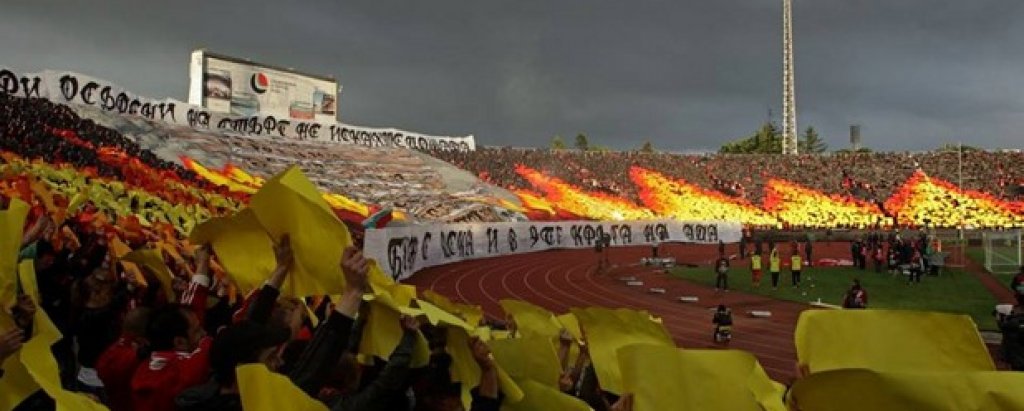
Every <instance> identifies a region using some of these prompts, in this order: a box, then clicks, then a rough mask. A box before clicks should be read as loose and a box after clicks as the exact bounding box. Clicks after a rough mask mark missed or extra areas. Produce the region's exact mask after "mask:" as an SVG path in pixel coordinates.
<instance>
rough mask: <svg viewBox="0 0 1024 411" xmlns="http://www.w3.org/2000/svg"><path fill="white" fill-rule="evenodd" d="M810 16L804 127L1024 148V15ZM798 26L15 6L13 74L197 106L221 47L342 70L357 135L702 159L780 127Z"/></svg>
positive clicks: (470, 6)
mask: <svg viewBox="0 0 1024 411" xmlns="http://www.w3.org/2000/svg"><path fill="white" fill-rule="evenodd" d="M293 3H294V4H293ZM794 3H795V4H794V12H793V13H794V30H795V44H796V76H797V107H798V121H799V126H800V128H801V129H803V128H806V127H807V126H814V127H815V128H817V129H818V130H819V132H820V133H821V134H822V136H823V137H824V138H825V140H826V142H827V143H829V145H830V146H832V147H833V148H839V147H845V146H846V145H847V143H848V126H849V124H851V123H859V124H861V125H862V135H863V141H864V144H865V145H867V146H870V147H873V148H875V149H926V148H932V147H935V146H938V145H940V144H941V143H942V142H946V141H957V140H963V141H964V142H965V143H970V144H975V145H979V146H983V147H990V148H996V147H1015V148H1021V147H1024V2H1022V1H1020V0H971V1H963V0H960V1H951V0H794ZM781 19H782V4H781V1H780V0H712V1H707V0H706V1H700V2H698V1H690V0H675V1H622V0H576V1H568V0H559V1H551V0H518V1H467V0H462V1H455V0H431V1H411V0H406V1H392V0H365V1H364V0H359V1H353V0H322V1H302V2H283V1H281V2H264V1H138V0H135V1H63V2H54V1H45V0H32V1H5V2H4V4H2V5H0V65H3V66H8V67H13V68H15V69H17V70H19V71H35V70H41V69H46V68H50V69H67V70H73V71H79V72H82V73H85V74H89V75H93V76H95V77H99V78H102V79H106V80H110V81H112V82H114V83H117V84H120V85H122V86H124V87H126V88H128V89H129V90H132V91H134V92H136V93H138V94H142V95H145V96H150V97H157V98H162V97H173V98H177V99H181V100H185V99H186V98H187V93H188V90H187V83H188V60H189V53H190V52H191V51H192V50H193V49H195V48H200V47H205V48H207V49H208V50H210V51H214V52H218V53H222V54H229V55H236V56H241V57H246V58H250V59H253V60H256V61H262V62H266V63H269V64H274V65H280V66H290V67H295V68H296V69H299V70H302V71H308V72H314V73H322V74H328V75H334V76H335V77H337V78H338V80H339V82H340V83H341V84H342V86H343V87H344V91H343V93H342V95H341V98H340V107H339V108H340V111H341V116H342V119H343V121H345V122H347V123H350V124H355V125H368V126H393V127H399V128H404V129H407V130H412V131H418V132H424V133H432V134H446V135H465V134H474V135H476V137H477V142H478V144H485V145H515V146H531V145H546V144H547V143H548V141H549V140H550V138H551V136H553V135H556V134H557V135H562V136H565V137H566V139H567V141H571V139H572V137H573V136H575V135H576V134H577V133H580V132H583V133H586V134H587V135H588V136H590V138H591V141H592V142H596V143H600V144H606V145H609V146H611V147H615V148H623V149H624V148H632V147H637V146H639V145H640V144H641V143H642V142H643V141H644V140H648V139H649V140H650V141H652V142H653V143H654V145H655V147H657V148H662V149H669V150H680V151H682V150H700V149H716V148H717V147H718V146H719V145H720V144H721V143H722V142H724V141H727V140H732V139H735V138H737V137H743V136H746V135H749V134H750V133H751V132H752V131H753V130H754V129H756V128H757V127H758V126H759V124H761V123H762V122H764V121H765V119H766V118H767V115H768V109H769V108H771V109H772V110H774V113H775V116H774V117H775V119H776V121H778V118H779V115H778V114H779V113H780V112H781V100H782V93H781V78H782V70H781V67H782V64H781V57H780V56H781V38H782V33H781Z"/></svg>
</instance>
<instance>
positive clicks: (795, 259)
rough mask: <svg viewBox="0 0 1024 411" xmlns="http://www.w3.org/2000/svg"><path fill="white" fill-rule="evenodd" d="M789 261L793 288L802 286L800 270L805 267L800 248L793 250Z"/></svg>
mask: <svg viewBox="0 0 1024 411" xmlns="http://www.w3.org/2000/svg"><path fill="white" fill-rule="evenodd" d="M789 262H790V266H789V270H790V273H791V278H792V280H793V288H797V287H800V270H802V269H803V261H802V260H801V257H800V251H799V250H793V255H792V256H791V257H790V258H789Z"/></svg>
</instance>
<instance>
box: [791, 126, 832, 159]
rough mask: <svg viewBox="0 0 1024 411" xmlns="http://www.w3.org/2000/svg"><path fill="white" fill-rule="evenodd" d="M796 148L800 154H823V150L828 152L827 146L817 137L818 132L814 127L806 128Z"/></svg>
mask: <svg viewBox="0 0 1024 411" xmlns="http://www.w3.org/2000/svg"><path fill="white" fill-rule="evenodd" d="M797 147H798V148H799V149H800V153H824V152H825V150H828V144H825V141H823V140H822V139H821V137H818V131H817V130H815V129H814V127H807V130H805V131H804V135H803V137H801V138H800V141H799V143H798V144H797Z"/></svg>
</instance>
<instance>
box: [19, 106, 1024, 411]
mask: <svg viewBox="0 0 1024 411" xmlns="http://www.w3.org/2000/svg"><path fill="white" fill-rule="evenodd" d="M90 110H92V109H88V108H82V107H70V106H64V105H58V104H53V103H51V102H49V101H46V100H42V99H35V98H16V97H10V96H6V95H3V94H0V150H2V154H3V158H4V164H3V165H2V166H0V193H2V198H0V200H2V209H3V211H0V305H2V306H3V310H0V363H2V367H0V372H2V375H0V409H15V410H22V409H27V410H35V409H44V410H46V409H74V410H103V409H113V410H133V409H140V410H142V409H144V410H174V409H181V410H212V409H217V410H232V409H239V410H240V409H245V410H258V411H259V410H278V409H315V410H326V409H332V410H354V411H358V410H375V409H388V410H426V411H447V410H458V409H466V410H471V411H485V410H499V409H504V410H524V411H525V410H587V409H597V410H611V411H627V410H633V409H636V410H640V411H647V410H665V409H729V410H737V409H767V410H784V409H787V402H788V405H789V406H793V407H794V408H792V409H796V408H795V405H796V404H799V405H800V407H801V408H800V409H804V410H815V409H846V408H836V406H837V405H842V404H851V405H855V406H859V405H860V404H858V403H857V402H855V401H853V400H842V401H839V403H838V404H837V403H835V402H834V401H837V400H836V399H839V398H847V397H848V396H849V392H850V391H851V390H850V387H853V388H856V390H855V391H857V396H858V397H857V398H858V399H860V400H862V401H866V403H868V404H873V405H872V407H873V408H874V409H933V408H935V406H936V404H950V403H954V401H955V403H956V404H961V405H964V407H965V408H967V409H1020V408H1021V407H1024V397H1022V396H1021V394H1020V391H1019V386H1020V384H1021V377H1020V375H1018V374H1017V373H1006V372H997V371H995V366H994V364H993V362H992V359H991V358H990V357H989V356H988V353H987V351H986V350H985V347H984V345H983V344H982V342H981V340H980V338H978V334H977V330H976V329H975V328H974V325H973V323H972V322H971V321H970V319H969V318H967V317H965V316H957V315H940V314H932V313H890V312H885V311H878V310H860V311H858V312H847V311H840V312H837V313H828V314H821V313H814V312H813V311H811V312H809V313H810V314H808V312H805V315H804V317H802V318H801V324H803V325H802V326H801V325H798V327H797V333H796V335H795V342H796V346H797V349H798V357H799V359H800V360H801V361H802V363H801V367H800V368H799V369H800V370H801V371H800V372H799V373H798V377H799V378H798V379H797V380H796V381H794V382H793V383H792V384H791V386H792V390H788V392H787V387H786V386H784V385H783V384H780V383H778V382H775V381H772V380H771V379H769V378H768V376H767V375H766V373H765V371H764V370H763V369H762V367H761V365H760V364H759V363H758V362H757V360H756V358H755V357H753V356H752V355H750V354H748V353H744V352H741V351H738V350H730V351H710V350H680V349H679V348H677V347H676V346H675V344H674V343H673V341H672V340H671V338H670V336H669V335H668V333H667V331H666V330H665V327H664V325H663V324H662V323H663V321H664V320H663V319H656V318H652V316H651V314H650V313H648V312H645V311H637V310H629V309H607V308H596V307H589V308H581V309H573V310H571V311H569V312H564V313H552V312H549V311H546V310H544V309H543V308H540V307H536V306H533V305H531V304H529V303H527V302H523V301H510V302H504V303H503V304H502V307H503V309H504V313H505V314H506V316H507V318H508V321H495V320H493V319H487V318H486V317H485V316H484V315H483V313H482V309H481V308H480V307H478V306H474V305H472V304H469V303H467V302H455V301H451V300H449V299H447V298H445V297H443V296H441V295H438V294H434V293H430V292H424V291H423V290H417V289H416V288H415V287H413V286H410V285H406V284H398V283H396V282H394V281H393V279H392V278H390V277H389V276H387V275H386V274H384V273H383V272H382V270H381V269H380V267H379V266H378V265H377V264H376V263H375V262H373V261H369V260H368V259H366V258H364V256H363V255H362V251H360V249H359V247H358V245H359V238H360V234H362V233H361V231H362V227H361V226H360V224H359V223H360V222H362V221H361V219H362V218H364V217H366V216H367V215H368V214H370V213H371V211H373V210H376V209H386V208H387V207H394V208H395V209H396V210H399V211H405V212H406V213H407V214H408V215H409V218H410V219H415V220H420V221H474V220H492V221H494V220H509V219H514V218H520V217H521V215H518V214H517V213H515V212H514V211H516V210H522V211H523V212H524V213H526V215H535V216H538V217H546V218H562V217H564V218H580V217H582V218H600V219H639V218H649V217H655V216H674V217H679V218H701V219H704V218H706V217H708V216H712V217H716V218H723V219H734V220H741V221H744V222H747V223H749V224H753V225H764V226H772V225H773V224H778V225H781V224H788V225H792V226H830V225H864V224H869V223H870V222H871V221H872V219H876V221H878V220H877V219H878V218H885V217H888V218H895V219H896V220H897V221H898V222H900V223H905V224H908V225H915V224H919V223H920V222H921V221H922V220H923V219H925V218H927V219H930V220H931V221H935V222H936V223H937V224H941V225H949V224H956V223H962V222H964V221H968V222H969V223H970V224H977V225H980V226H992V227H1003V226H1013V225H1020V223H1021V218H1022V215H1024V214H1022V213H1021V208H1020V207H1019V202H1017V201H1016V199H1013V198H1010V197H1009V196H1008V195H1007V194H1006V193H1005V192H1004V191H998V190H996V188H997V187H999V183H995V185H992V182H991V181H989V182H982V181H980V179H990V180H991V179H993V178H996V179H999V178H1003V179H1005V180H1007V181H1011V182H1012V181H1015V179H1019V178H1020V175H1019V174H1015V173H1019V172H1020V170H1018V169H1016V168H1014V167H1012V165H1014V164H1016V163H1014V162H1017V163H1019V160H1020V156H1019V154H1005V153H978V154H973V156H975V157H972V161H978V162H981V161H985V162H988V164H990V165H989V166H985V167H981V166H979V167H972V171H970V173H971V174H970V178H969V179H966V180H965V181H971V184H974V185H972V186H969V187H970V188H971V189H970V190H968V191H963V190H960V189H959V188H957V187H954V186H951V184H950V183H949V182H948V181H950V180H953V181H955V179H951V178H950V174H949V170H950V169H949V167H950V165H949V164H948V162H949V159H950V157H949V155H948V154H921V155H906V154H880V155H869V156H866V157H861V156H850V157H842V156H834V157H807V156H804V157H796V158H782V157H778V156H760V157H752V158H736V157H724V156H675V155H642V154H635V153H582V152H569V151H564V152H549V151H545V150H526V151H522V150H508V149H482V150H478V151H476V152H467V153H461V154H451V153H443V154H442V153H433V154H434V155H435V156H437V157H439V158H443V159H445V160H447V161H450V162H451V164H454V165H455V166H458V167H461V168H464V169H466V170H470V171H471V172H473V173H475V174H477V176H478V177H479V180H482V181H485V182H486V181H490V182H493V183H494V184H496V185H498V186H501V187H504V188H507V189H509V190H511V191H512V192H514V193H515V195H516V196H517V197H518V198H517V200H518V202H513V201H510V199H512V197H511V196H510V195H509V194H507V193H505V192H503V191H501V190H499V189H495V188H493V187H489V186H488V185H486V184H482V183H479V182H476V181H475V179H473V178H467V177H466V176H465V175H460V174H459V173H458V172H457V171H455V170H449V169H447V168H446V167H448V166H446V165H444V164H440V163H439V162H437V161H435V160H433V159H430V158H426V157H424V156H423V155H422V154H421V153H416V152H413V151H409V150H406V149H390V148H388V149H385V148H364V147H355V146H341V145H338V146H327V145H324V144H322V143H310V142H301V141H279V140H270V139H254V138H250V137H245V136H240V135H235V134H230V133H213V132H206V131H204V132H197V131H194V130H190V129H185V128H180V127H179V128H176V127H170V126H167V125H163V124H154V123H151V122H149V121H146V120H141V119H138V118H132V117H120V116H113V115H109V114H107V113H102V112H90ZM179 161H180V163H179ZM914 161H917V162H919V164H918V165H919V166H920V167H917V166H915V165H914V164H913V163H914ZM864 162H867V163H868V164H869V165H865V164H864ZM295 164H297V165H299V166H300V167H299V168H291V167H289V166H290V165H295ZM892 164H898V165H899V170H900V172H898V173H891V175H890V174H886V173H885V172H884V166H886V165H889V166H891V165H892ZM1001 164H1002V165H1006V167H1005V168H1002V169H1001V168H1000V166H999V165H1001ZM975 168H976V170H975ZM299 169H301V171H300V170H299ZM807 170H818V171H819V172H820V175H818V176H814V175H812V174H813V173H809V172H808V171H807ZM830 170H832V171H834V170H846V174H845V176H846V177H847V178H844V177H843V176H844V174H843V173H842V172H840V174H839V175H838V176H837V175H836V174H835V173H832V174H827V172H828V171H830ZM1000 170H1002V171H1000ZM275 176H277V177H280V178H275ZM748 176H749V180H748ZM847 180H848V181H849V183H846V181H847ZM868 184H870V187H868V186H867V185H868ZM858 188H859V189H863V190H864V191H863V192H861V191H857V190H856V189H858ZM982 190H991V191H985V192H983V191H982ZM986 193H991V194H986ZM686 202H697V204H698V207H690V208H682V209H681V208H680V207H679V205H681V204H683V203H686ZM953 203H955V204H953ZM814 204H818V205H820V207H821V209H816V208H815V207H814V206H813V205H814ZM951 204H952V205H951ZM371 206H372V207H371ZM474 207H480V208H474ZM961 209H963V210H967V211H968V212H969V214H970V215H969V216H967V215H964V214H965V213H962V212H961V213H959V214H958V212H957V210H961ZM709 210H710V211H709ZM716 210H717V211H716ZM722 210H725V211H722ZM510 211H512V212H510ZM538 213H540V214H538ZM543 213H547V215H546V216H545V215H543ZM709 213H711V214H709ZM714 213H718V214H714ZM900 216H903V217H900ZM214 217H219V218H214ZM338 217H341V218H340V220H345V222H347V223H349V224H343V223H342V221H340V220H339V218H338ZM836 220H838V221H836ZM1019 311H1020V308H1019V307H1018V308H1017V309H1016V311H1015V312H1014V314H1016V315H1017V316H1018V317H1017V318H1018V321H1019V318H1020V316H1024V314H1021V313H1020V312H1019ZM877 325H885V326H884V327H877V328H873V327H874V326H877ZM823 328H825V329H828V331H821V330H822V329H823ZM865 329H870V330H871V332H870V335H869V336H868V337H867V338H872V340H873V341H874V342H876V344H868V345H863V346H861V345H857V344H845V343H846V342H848V341H850V340H851V339H853V338H857V337H858V336H860V335H861V334H863V333H864V330H865ZM623 330H627V332H623ZM809 336H810V337H809ZM821 336H828V338H831V339H833V340H834V341H836V343H832V344H828V343H827V342H828V341H825V343H823V342H822V341H823V339H822V338H820V337H821ZM886 339H889V340H886ZM637 343H639V344H637ZM876 347H882V348H879V349H878V350H873V348H876ZM951 353H955V354H951ZM574 357H575V358H574ZM886 358H897V359H899V361H885V359H886ZM274 371H276V372H274ZM865 373H866V374H865ZM709 376H711V377H709ZM922 380H924V381H927V384H926V385H925V387H926V388H921V384H920V383H919V382H920V381H922ZM673 382H676V383H678V382H685V383H684V384H671V383H673ZM954 386H972V387H985V389H977V390H953V389H950V387H954ZM673 387H684V388H685V389H678V390H674V389H673ZM927 387H934V389H928V388H927ZM844 395H845V396H844ZM874 404H882V405H874ZM992 404H997V405H998V407H995V408H993V407H991V406H989V405H992ZM883 405H887V406H890V407H895V408H884V407H883Z"/></svg>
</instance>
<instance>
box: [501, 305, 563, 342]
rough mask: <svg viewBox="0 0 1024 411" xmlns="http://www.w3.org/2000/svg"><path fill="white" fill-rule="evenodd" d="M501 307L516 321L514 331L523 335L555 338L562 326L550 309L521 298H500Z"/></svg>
mask: <svg viewBox="0 0 1024 411" xmlns="http://www.w3.org/2000/svg"><path fill="white" fill-rule="evenodd" d="M498 303H499V304H501V309H502V310H505V313H506V314H508V315H510V316H512V318H513V319H514V320H515V321H516V331H518V332H519V333H520V334H522V335H523V336H541V337H547V338H556V337H558V335H559V334H560V333H561V332H562V326H561V324H559V323H558V320H556V319H555V316H554V314H552V313H551V311H548V310H545V309H544V308H541V307H538V306H536V305H533V304H530V303H528V302H526V301H521V300H501V301H498Z"/></svg>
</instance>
